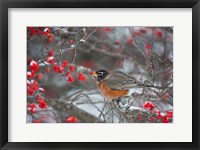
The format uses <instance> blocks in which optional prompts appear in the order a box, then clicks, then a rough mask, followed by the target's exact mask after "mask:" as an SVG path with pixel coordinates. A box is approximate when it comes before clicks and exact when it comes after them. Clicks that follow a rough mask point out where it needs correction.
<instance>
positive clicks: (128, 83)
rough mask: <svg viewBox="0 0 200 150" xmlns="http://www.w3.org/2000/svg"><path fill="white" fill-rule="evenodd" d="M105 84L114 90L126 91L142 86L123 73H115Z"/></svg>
mask: <svg viewBox="0 0 200 150" xmlns="http://www.w3.org/2000/svg"><path fill="white" fill-rule="evenodd" d="M105 82H106V84H107V85H108V86H109V87H110V89H112V90H123V89H124V90H126V89H130V88H133V87H137V86H138V85H140V84H141V83H140V82H139V81H138V80H136V79H135V78H133V77H130V76H128V75H126V74H125V73H123V72H115V73H114V74H113V75H111V76H109V78H108V79H107V80H105Z"/></svg>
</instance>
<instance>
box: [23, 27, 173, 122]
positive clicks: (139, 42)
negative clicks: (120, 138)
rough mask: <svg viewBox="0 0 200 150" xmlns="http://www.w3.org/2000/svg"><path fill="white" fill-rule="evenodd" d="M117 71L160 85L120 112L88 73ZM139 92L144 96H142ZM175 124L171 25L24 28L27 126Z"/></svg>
mask: <svg viewBox="0 0 200 150" xmlns="http://www.w3.org/2000/svg"><path fill="white" fill-rule="evenodd" d="M98 69H105V70H108V71H114V70H120V71H123V72H124V73H127V74H129V75H131V76H133V77H135V78H137V79H138V80H139V81H141V82H142V83H144V81H148V82H149V83H151V84H153V85H156V86H161V87H162V88H161V89H156V88H145V87H143V88H137V89H133V93H134V94H133V96H131V97H129V98H124V99H122V100H121V102H120V106H121V108H119V107H118V106H117V105H116V104H115V103H114V102H108V101H107V100H106V99H104V97H103V96H102V95H101V94H100V93H99V91H98V89H97V86H96V82H95V81H94V80H93V79H92V77H91V75H90V71H93V70H98ZM142 92H143V93H142ZM32 122H33V123H34V122H35V123H71V122H78V123H99V122H100V123H159V122H163V123H168V122H173V27H28V28H27V123H32Z"/></svg>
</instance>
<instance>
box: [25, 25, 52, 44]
mask: <svg viewBox="0 0 200 150" xmlns="http://www.w3.org/2000/svg"><path fill="white" fill-rule="evenodd" d="M28 29H29V31H30V36H34V35H35V34H39V35H45V36H46V37H47V38H48V39H49V42H51V43H52V42H53V34H51V33H50V32H51V30H50V28H49V27H47V28H43V27H38V28H35V27H28Z"/></svg>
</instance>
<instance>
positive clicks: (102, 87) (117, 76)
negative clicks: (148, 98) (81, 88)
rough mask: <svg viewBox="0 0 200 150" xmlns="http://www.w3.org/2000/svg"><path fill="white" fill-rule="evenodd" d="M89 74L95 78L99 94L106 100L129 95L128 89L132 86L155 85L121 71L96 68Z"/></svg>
mask: <svg viewBox="0 0 200 150" xmlns="http://www.w3.org/2000/svg"><path fill="white" fill-rule="evenodd" d="M91 75H92V76H93V78H94V79H96V81H97V86H98V89H99V91H100V92H101V94H102V95H103V96H104V97H105V98H106V99H108V100H119V98H121V97H124V96H127V95H129V94H130V93H129V90H130V89H131V88H134V87H155V86H152V85H145V84H143V83H141V82H140V81H138V80H137V79H135V78H133V77H131V76H129V75H127V74H125V73H123V72H121V71H115V72H110V73H109V72H108V71H106V70H98V71H94V72H92V73H91Z"/></svg>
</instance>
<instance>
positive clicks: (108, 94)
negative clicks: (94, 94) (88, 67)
mask: <svg viewBox="0 0 200 150" xmlns="http://www.w3.org/2000/svg"><path fill="white" fill-rule="evenodd" d="M98 88H99V91H100V92H101V93H102V94H103V96H104V97H105V98H107V99H108V100H113V99H118V98H119V97H122V96H125V95H127V94H128V90H111V89H110V88H109V87H108V86H107V85H106V84H105V82H104V81H101V82H99V83H98Z"/></svg>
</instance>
